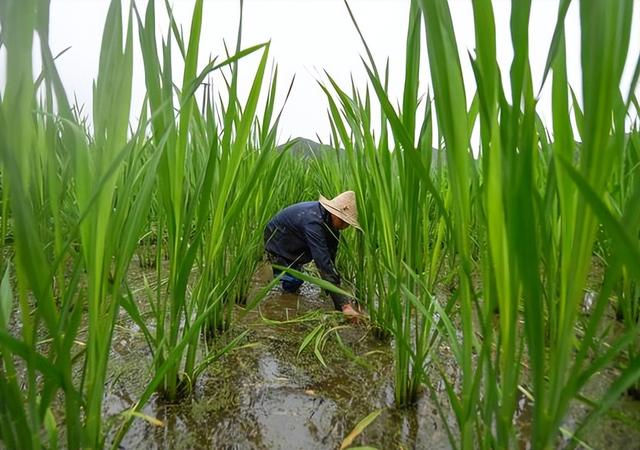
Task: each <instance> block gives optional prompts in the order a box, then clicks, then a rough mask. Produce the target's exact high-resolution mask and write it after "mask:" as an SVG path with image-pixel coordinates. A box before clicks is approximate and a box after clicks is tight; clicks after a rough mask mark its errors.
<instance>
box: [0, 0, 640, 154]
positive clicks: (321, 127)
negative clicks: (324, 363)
mask: <svg viewBox="0 0 640 450" xmlns="http://www.w3.org/2000/svg"><path fill="white" fill-rule="evenodd" d="M136 3H137V4H138V5H139V7H140V10H141V14H144V8H145V5H146V0H136ZM193 3H194V2H193V0H173V5H174V14H175V17H176V19H177V21H178V22H179V23H180V24H181V25H182V27H183V30H184V32H185V34H188V32H189V27H190V20H191V14H192V9H193ZM493 3H494V10H495V15H496V28H497V35H498V39H497V44H498V60H499V64H500V67H501V70H502V71H503V79H505V80H506V79H508V70H509V66H510V63H511V58H512V49H511V43H510V42H511V40H510V33H509V13H510V1H508V0H494V2H493ZM639 3H640V2H639V1H638V0H636V2H635V6H636V7H635V11H634V36H633V37H632V39H631V51H630V55H633V57H632V58H630V60H631V59H633V63H634V64H635V60H637V58H638V54H639V53H640V39H639V37H640V35H639V33H638V29H639V27H640V25H639V24H640V19H639V16H640V14H639V11H638V10H639V9H640V4H639ZM204 4H205V7H204V18H203V30H202V38H201V44H200V49H201V53H200V60H199V67H200V68H201V67H203V66H204V64H205V63H206V62H207V61H208V59H209V57H210V56H222V55H223V54H224V49H223V39H226V41H227V43H228V45H229V46H230V47H231V48H234V46H235V37H236V32H237V24H238V10H239V1H238V0H205V2H204ZM449 4H450V8H451V12H452V16H453V21H454V27H455V31H456V38H457V39H458V45H459V47H460V57H461V61H462V64H463V75H464V77H465V83H466V85H467V99H468V101H471V98H472V96H473V92H474V90H475V88H474V81H473V74H472V72H471V68H470V65H469V62H468V56H467V52H468V51H472V50H473V48H474V31H473V30H474V29H473V12H472V8H471V0H450V1H449ZM123 5H128V1H126V0H125V1H123ZM350 5H351V7H352V9H353V10H354V13H355V15H356V18H357V20H358V22H359V24H360V27H361V29H362V31H363V34H364V35H365V38H366V39H367V42H368V44H369V46H370V48H371V49H372V52H373V54H374V56H375V58H376V60H377V63H378V65H379V68H383V67H384V63H385V60H386V58H387V57H389V58H390V67H391V84H390V94H391V96H392V98H398V97H399V96H400V93H401V90H402V82H403V72H404V45H405V39H406V30H407V21H408V10H409V0H350ZM108 6H109V0H52V1H51V34H50V44H51V48H52V50H53V52H54V54H55V53H57V52H59V51H61V50H62V49H64V48H66V47H68V46H71V47H72V48H71V50H70V51H68V52H67V53H66V54H64V55H63V56H62V57H61V58H60V59H59V60H58V68H59V71H60V74H61V77H62V80H63V82H64V84H65V87H66V89H67V92H68V95H69V97H71V98H73V95H74V94H75V96H76V97H77V99H78V102H79V103H80V104H85V105H86V106H85V112H89V111H91V89H92V87H91V86H92V81H93V79H94V78H95V77H96V75H97V69H98V59H99V51H100V42H101V36H102V29H103V26H104V20H105V17H106V12H107V9H108ZM123 8H124V10H125V11H126V10H127V8H126V6H123ZM557 9H558V0H533V7H532V14H531V22H530V30H529V35H530V61H531V67H532V71H533V78H534V86H535V87H536V92H537V90H538V88H539V86H540V82H541V77H542V71H543V70H544V64H545V61H546V56H547V53H548V47H549V43H550V40H551V35H552V33H553V27H554V25H555V22H556V16H557ZM163 13H164V2H163V1H161V0H156V15H157V16H158V19H157V23H158V30H159V31H161V32H162V33H163V34H166V27H167V20H166V18H164V14H163ZM566 23H567V45H568V70H569V81H570V83H571V84H572V86H573V88H574V90H575V91H576V93H577V94H578V95H579V96H580V95H581V84H580V56H579V40H580V36H579V33H580V30H579V21H578V1H574V2H573V4H572V6H571V9H570V12H569V16H568V19H567V22H566ZM134 38H135V49H136V57H135V61H134V65H135V68H134V80H133V90H134V92H133V96H134V98H133V110H132V118H136V117H137V116H138V114H139V109H140V106H141V104H142V99H143V97H144V92H145V85H144V78H143V72H142V70H143V69H142V58H141V55H140V53H139V46H138V44H137V31H136V30H135V26H134ZM269 39H270V40H271V50H270V56H271V61H272V62H274V63H276V64H278V66H279V72H280V74H279V88H280V89H279V91H280V99H281V100H282V99H283V98H284V95H285V93H286V89H287V88H288V84H289V81H290V79H291V77H292V76H293V75H294V74H295V75H296V82H295V85H294V89H293V91H292V94H291V97H290V99H289V102H288V104H287V106H286V108H285V112H284V114H283V118H282V122H281V126H280V135H279V140H280V141H284V140H286V139H287V138H289V137H296V136H304V137H308V138H314V137H315V136H316V133H317V134H319V135H320V137H321V138H322V139H323V140H328V136H329V130H330V128H329V122H328V119H327V112H326V111H327V103H326V99H325V97H324V94H323V93H322V91H321V90H320V88H319V87H318V84H317V82H316V80H317V79H323V80H324V79H325V78H324V76H323V74H322V71H323V70H327V71H328V72H329V73H330V74H331V75H332V76H333V77H334V78H335V79H336V80H337V81H338V83H339V84H340V85H341V86H342V87H344V88H345V89H348V88H349V86H350V76H351V75H353V77H354V78H355V80H356V84H357V85H358V86H361V87H364V86H365V83H366V75H365V72H364V69H363V68H362V63H361V61H360V56H361V55H364V48H363V47H362V45H361V42H360V40H359V38H358V35H357V33H356V31H355V28H354V27H353V24H352V23H351V20H350V18H349V15H348V13H347V10H346V8H345V6H344V4H343V0H245V5H244V24H243V46H245V47H247V46H250V45H253V44H257V43H261V42H265V41H267V40H269ZM423 44H425V45H423V49H422V50H423V57H424V58H423V61H424V64H423V66H422V70H421V83H422V85H421V93H425V92H426V91H427V89H428V81H427V80H428V77H429V72H428V66H427V64H426V43H424V41H423ZM175 55H176V56H177V51H176V52H175ZM257 61H258V57H257V56H255V57H252V58H247V60H246V62H245V63H243V64H241V68H240V70H241V81H242V80H244V82H245V91H246V90H248V83H249V82H250V80H251V79H252V77H253V72H254V71H255V68H256V67H257ZM176 63H177V59H176ZM5 66H6V60H5V55H4V50H2V51H1V52H0V86H4V79H5V70H6V67H5ZM174 69H175V77H174V81H176V82H177V83H178V84H179V85H180V84H181V68H177V67H174ZM629 69H632V68H631V67H630V68H629ZM627 72H631V70H628V71H627ZM629 78H630V73H627V74H626V80H627V81H626V83H627V84H628V79H629ZM547 84H550V83H547ZM623 89H624V86H623ZM548 91H549V89H547V90H546V91H543V95H542V97H541V100H540V104H539V105H540V106H539V110H540V112H541V114H542V116H543V120H545V121H546V122H547V123H550V107H549V94H548ZM263 92H264V93H265V94H266V89H265V91H263Z"/></svg>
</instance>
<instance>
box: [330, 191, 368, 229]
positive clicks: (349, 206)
mask: <svg viewBox="0 0 640 450" xmlns="http://www.w3.org/2000/svg"><path fill="white" fill-rule="evenodd" d="M319 201H320V204H321V205H322V206H324V208H325V209H326V210H327V211H329V212H330V213H331V214H333V215H334V216H337V217H339V218H340V219H342V220H344V221H345V222H347V223H348V224H349V225H353V226H354V227H356V228H357V229H358V230H360V231H362V228H360V224H359V223H358V208H357V207H356V193H355V192H353V191H346V192H343V193H342V194H340V195H338V196H337V197H335V198H333V199H332V200H328V199H326V198H324V197H323V196H322V195H321V196H320V200H319Z"/></svg>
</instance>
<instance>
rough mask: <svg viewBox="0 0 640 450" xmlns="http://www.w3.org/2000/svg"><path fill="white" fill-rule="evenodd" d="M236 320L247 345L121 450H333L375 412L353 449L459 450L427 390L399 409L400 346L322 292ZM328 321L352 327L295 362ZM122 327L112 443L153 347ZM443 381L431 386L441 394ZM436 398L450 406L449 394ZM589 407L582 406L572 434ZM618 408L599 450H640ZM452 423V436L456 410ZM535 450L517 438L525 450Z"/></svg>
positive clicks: (598, 382) (594, 436)
mask: <svg viewBox="0 0 640 450" xmlns="http://www.w3.org/2000/svg"><path fill="white" fill-rule="evenodd" d="M269 276H270V269H269V267H268V266H262V267H261V268H260V269H259V271H258V273H257V274H256V276H255V284H256V285H260V284H264V283H265V281H266V280H267V279H268V278H269ZM237 314H238V316H239V317H240V316H242V317H241V318H240V320H239V322H238V324H237V325H236V330H234V334H237V333H239V332H241V331H243V330H248V335H247V337H246V338H245V339H244V340H243V342H242V343H241V344H240V347H241V348H238V349H237V350H235V351H232V352H231V353H229V354H227V355H225V356H224V357H223V358H222V359H221V360H220V361H218V362H215V363H213V364H212V365H211V366H210V367H209V368H208V369H207V370H206V371H205V372H204V373H203V375H202V376H201V377H200V378H199V379H198V380H197V383H196V385H195V387H194V391H193V393H192V395H191V396H190V397H189V398H187V399H185V400H183V401H182V402H180V403H177V404H168V403H166V402H165V401H163V400H162V399H160V398H158V397H157V396H154V397H153V399H152V401H151V402H150V403H149V404H148V405H146V406H145V408H144V409H143V413H144V414H145V415H147V416H148V417H150V418H155V419H157V420H159V421H160V422H161V423H152V421H150V420H144V419H136V420H135V421H134V423H133V425H132V427H131V428H130V430H129V432H128V433H127V435H126V437H125V439H124V440H123V442H122V444H121V447H120V448H123V449H199V448H202V449H205V448H215V449H337V448H340V446H341V444H342V442H343V440H344V439H345V437H346V436H347V435H348V434H349V433H350V432H351V431H352V429H353V428H354V427H355V425H356V424H357V423H358V422H359V421H360V420H362V419H363V418H364V417H366V416H367V415H369V414H370V413H372V412H374V411H377V410H381V414H380V415H379V416H378V417H377V419H375V420H374V421H373V422H372V423H371V424H370V425H369V426H368V427H366V428H365V429H364V431H363V432H362V433H361V434H360V435H358V436H357V437H356V439H355V440H354V442H353V446H355V447H358V446H369V447H373V448H378V449H426V448H428V449H448V448H451V446H450V443H449V440H448V437H447V433H446V429H445V427H444V423H443V421H442V418H441V416H440V415H439V414H438V410H437V407H436V403H435V402H434V400H433V398H432V397H431V395H430V394H429V392H428V391H426V390H425V391H424V392H423V393H422V395H421V396H420V399H419V401H418V402H417V404H416V405H415V406H413V407H409V408H402V409H398V408H396V407H395V406H394V398H393V381H392V380H393V356H392V345H393V343H392V342H382V341H380V340H379V339H377V338H376V337H374V336H373V335H372V333H371V330H370V328H369V327H368V325H367V324H365V323H352V324H345V322H344V321H343V320H342V319H341V318H340V317H339V316H338V315H336V314H333V313H332V310H331V301H330V299H329V298H327V297H326V296H325V295H324V294H322V293H321V291H320V289H319V288H317V287H315V286H311V285H308V284H305V285H304V286H303V288H302V290H301V292H300V294H299V295H294V294H285V293H282V292H281V290H280V289H279V288H275V289H273V290H272V292H271V293H270V294H269V295H268V297H267V298H266V299H265V300H264V301H263V302H262V304H261V305H260V307H259V308H257V309H255V310H253V311H250V312H248V313H246V314H245V311H244V310H242V309H241V308H239V307H238V309H237ZM122 317H123V320H124V319H125V316H124V315H123V316H122ZM300 319H303V320H302V321H298V320H300ZM304 319H307V320H304ZM322 321H326V322H327V329H329V328H330V327H332V326H340V325H346V326H344V327H342V328H340V329H339V330H337V331H336V332H337V333H339V335H340V339H341V342H342V344H343V345H340V343H339V342H338V340H337V339H336V337H335V335H334V334H332V335H330V336H329V337H328V338H327V340H326V344H325V345H324V349H323V350H322V352H321V355H322V357H323V359H324V361H325V363H326V367H324V366H323V365H322V363H321V362H320V361H319V360H318V358H317V357H316V356H315V355H314V352H313V349H314V345H313V343H311V344H310V345H309V346H308V347H307V348H306V349H305V350H304V351H302V352H301V353H300V354H298V353H299V348H300V345H301V343H302V342H303V340H304V339H305V337H306V336H307V335H308V334H309V333H310V332H311V331H312V330H313V329H314V328H315V327H316V326H318V325H319V324H320V323H321V322H322ZM126 323H127V321H126V320H124V322H123V323H122V324H121V326H118V327H117V328H116V336H115V337H114V346H113V349H112V358H111V361H110V376H109V379H108V387H107V391H106V398H105V407H104V410H105V411H104V412H105V417H107V423H112V424H114V428H113V429H112V430H111V431H110V432H109V433H110V434H111V435H112V434H113V432H114V430H115V428H116V427H115V425H117V424H118V423H119V421H120V420H119V417H118V415H119V414H120V413H121V412H122V411H124V410H126V409H127V408H129V407H130V406H131V405H132V404H134V402H135V401H136V398H137V395H139V393H140V392H141V391H142V390H143V389H144V387H145V386H146V382H147V381H148V379H149V370H148V368H149V366H150V364H151V358H150V355H149V351H148V349H147V347H146V344H145V342H144V340H143V338H142V336H141V335H140V334H139V333H137V332H136V329H135V326H134V325H131V324H129V325H126ZM452 364H453V363H452ZM447 370H448V371H452V372H455V370H456V368H455V367H449V368H448V369H447ZM433 377H434V379H437V378H436V377H437V374H433ZM604 380H606V376H603V377H600V378H598V379H594V381H593V382H592V383H591V386H590V388H589V389H590V390H591V391H593V392H597V391H600V390H602V388H604V387H605V386H604V384H603V383H604ZM438 384H439V383H437V382H434V385H435V386H436V388H437V389H443V388H442V386H440V387H438ZM439 400H440V401H441V402H442V403H443V404H444V405H447V400H446V394H445V393H444V392H441V397H440V398H439ZM528 407H529V404H528V402H527V401H526V400H525V398H524V397H522V398H521V401H520V402H519V413H518V416H517V417H518V418H517V420H518V425H519V427H521V428H526V427H527V426H528V423H527V421H528V420H529V418H528ZM585 410H586V409H585V408H582V407H580V406H576V407H575V408H574V409H573V411H572V413H571V416H570V417H569V419H567V421H566V427H568V428H571V426H572V425H574V423H575V421H576V418H577V417H580V416H581V415H582V414H584V412H585ZM621 412H622V413H623V414H624V415H626V416H627V417H628V419H627V423H625V421H624V420H620V417H618V418H617V419H615V418H605V419H603V420H600V421H599V422H598V423H597V426H595V427H593V429H592V430H591V431H590V433H589V435H590V437H591V438H590V441H589V444H590V446H591V447H592V448H600V449H610V448H614V449H633V448H640V430H638V429H637V427H634V426H633V423H634V422H635V423H638V421H640V402H636V401H633V400H631V399H629V398H626V397H625V398H623V399H622V400H620V401H619V402H618V405H617V407H616V409H615V410H614V412H613V413H614V415H615V414H618V415H619V414H620V413H621ZM629 419H632V420H631V421H630V422H629ZM449 426H450V427H452V430H453V431H454V432H455V419H454V417H453V414H452V413H451V416H450V417H449ZM109 433H108V435H107V436H108V437H107V442H109V436H110V434H109ZM566 442H567V441H565V442H564V443H566ZM558 443H559V444H561V443H562V442H561V441H559V442H558ZM528 447H529V446H528V444H527V442H521V448H528Z"/></svg>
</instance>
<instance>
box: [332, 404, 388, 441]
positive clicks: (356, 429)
mask: <svg viewBox="0 0 640 450" xmlns="http://www.w3.org/2000/svg"><path fill="white" fill-rule="evenodd" d="M382 411H383V410H382V409H378V410H376V411H373V412H372V413H371V414H369V415H368V416H367V417H365V418H364V419H362V420H361V421H360V422H358V424H357V425H356V426H355V427H354V428H353V430H352V431H351V433H349V434H348V435H347V437H345V438H344V440H343V441H342V444H341V445H340V450H344V449H346V448H348V447H349V446H350V445H351V443H352V442H353V441H354V439H355V438H357V437H358V436H359V435H360V434H361V433H362V432H363V431H364V430H365V428H367V427H368V426H369V425H370V424H371V422H373V421H374V420H376V419H377V418H378V416H379V415H380V414H381V413H382Z"/></svg>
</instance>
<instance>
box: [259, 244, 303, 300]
mask: <svg viewBox="0 0 640 450" xmlns="http://www.w3.org/2000/svg"><path fill="white" fill-rule="evenodd" d="M266 254H267V259H268V260H269V262H270V263H271V264H272V265H273V264H277V265H278V266H283V267H291V268H292V269H294V270H297V271H298V272H302V264H295V263H292V262H290V261H287V260H285V259H284V258H282V257H281V256H278V255H276V254H273V253H271V252H269V251H267V252H266ZM272 269H273V277H274V278H275V277H277V276H278V275H280V274H282V276H281V278H280V285H281V286H282V290H283V291H285V292H289V293H294V292H297V291H298V289H300V286H302V283H304V281H302V280H301V279H300V278H296V277H294V276H293V275H289V274H288V273H283V272H282V270H280V269H276V268H275V267H273V266H272Z"/></svg>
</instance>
